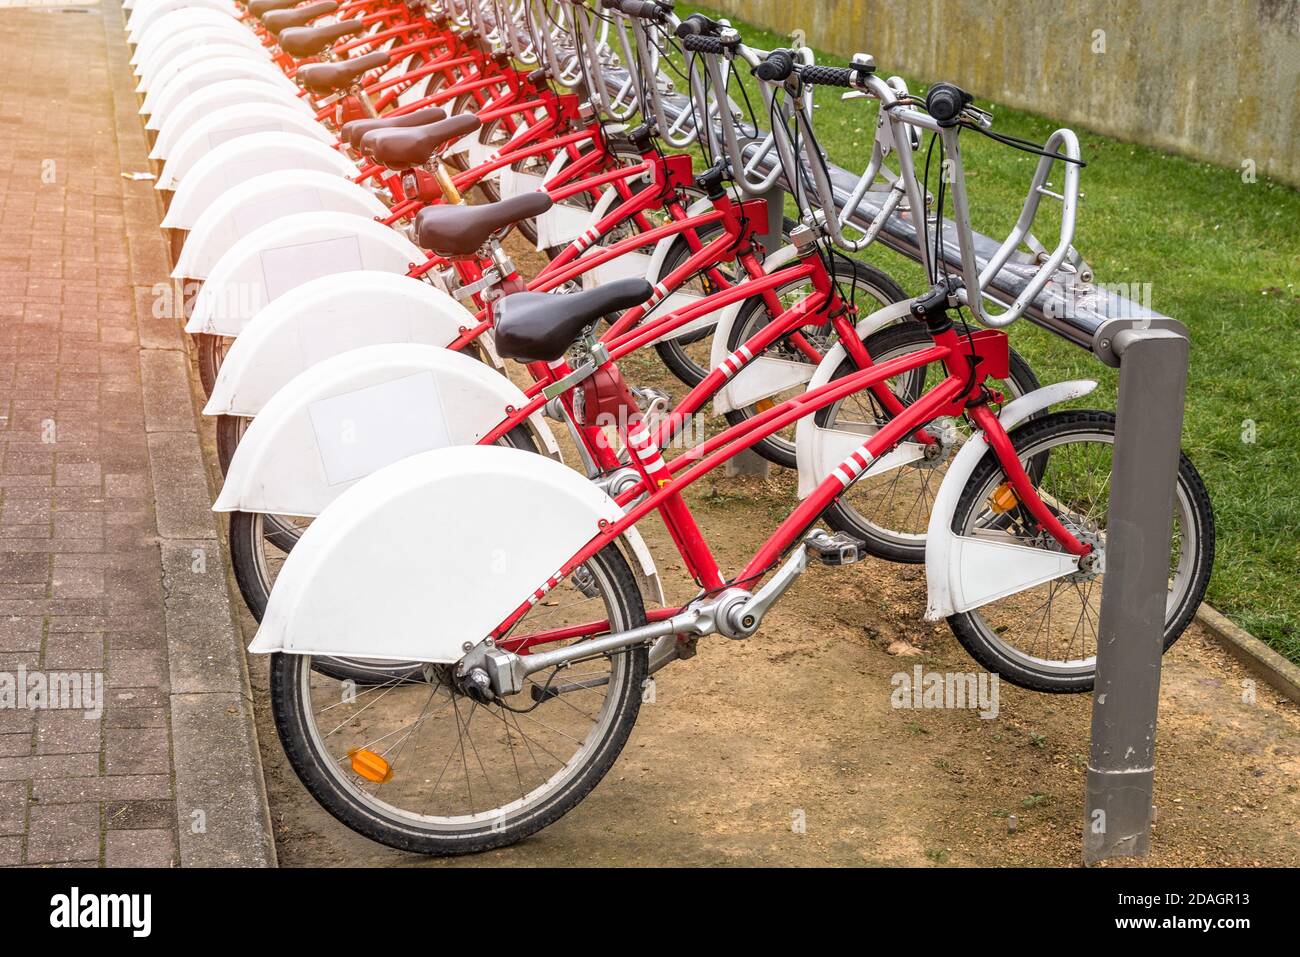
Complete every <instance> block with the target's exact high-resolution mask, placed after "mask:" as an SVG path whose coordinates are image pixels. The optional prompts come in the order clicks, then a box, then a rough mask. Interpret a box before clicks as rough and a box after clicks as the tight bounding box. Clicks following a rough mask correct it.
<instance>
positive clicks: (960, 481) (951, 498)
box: [925, 379, 1097, 621]
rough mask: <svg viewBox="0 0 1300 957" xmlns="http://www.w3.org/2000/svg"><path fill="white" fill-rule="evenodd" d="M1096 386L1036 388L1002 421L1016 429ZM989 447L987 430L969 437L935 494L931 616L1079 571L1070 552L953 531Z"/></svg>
mask: <svg viewBox="0 0 1300 957" xmlns="http://www.w3.org/2000/svg"><path fill="white" fill-rule="evenodd" d="M1096 387H1097V383H1096V382H1093V381H1091V380H1088V379H1079V380H1075V381H1071V382H1057V383H1054V384H1053V385H1048V386H1044V387H1043V388H1041V389H1035V390H1034V391H1033V392H1030V393H1028V394H1026V395H1022V396H1020V397H1019V398H1018V399H1014V400H1012V401H1011V402H1008V403H1007V404H1006V405H1004V406H1003V407H1002V411H1001V412H1000V413H999V415H998V421H999V422H1001V423H1002V427H1003V428H1004V429H1006V430H1007V431H1010V430H1011V429H1013V428H1015V427H1016V426H1017V425H1019V424H1020V423H1021V422H1023V421H1024V420H1025V419H1027V418H1029V417H1030V416H1031V415H1033V414H1034V413H1035V412H1038V411H1040V410H1042V409H1046V408H1047V407H1048V406H1052V405H1056V404H1058V403H1060V402H1067V401H1069V400H1070V399H1077V398H1079V397H1080V396H1084V395H1087V394H1088V393H1089V392H1091V391H1092V390H1093V389H1095V388H1096ZM986 451H988V443H987V442H986V441H985V439H984V434H983V433H982V432H976V433H975V434H974V435H973V436H971V437H970V438H969V439H967V440H966V444H965V445H963V446H962V447H961V449H960V451H958V452H957V454H956V455H955V456H953V459H952V461H951V462H950V463H949V464H948V471H947V474H946V475H944V478H943V482H942V483H941V484H940V486H939V491H938V494H936V495H935V497H934V505H933V507H932V510H931V512H930V524H929V526H928V527H927V529H926V533H925V581H926V589H927V592H928V600H927V602H926V610H925V617H926V620H928V621H938V620H940V619H941V618H947V617H948V616H949V615H953V614H956V613H958V612H963V611H970V610H971V609H973V608H978V607H980V606H981V605H984V604H987V603H988V602H991V601H996V600H997V599H999V598H1003V597H1005V596H1007V595H1014V594H1015V593H1016V592H1020V591H1024V590H1025V589H1026V588H1033V587H1034V586H1036V585H1041V584H1043V583H1044V582H1048V581H1052V580H1053V579H1056V578H1061V577H1062V576H1064V575H1069V574H1071V573H1073V572H1075V571H1077V570H1078V563H1077V560H1076V559H1075V557H1074V556H1073V555H1071V554H1069V553H1067V552H1061V551H1053V550H1050V549H1046V548H1030V547H1028V546H1026V545H1021V544H1018V543H1017V542H1015V541H1013V540H1012V539H1011V538H1010V537H1004V536H1000V535H998V534H996V533H988V534H981V535H978V536H976V535H958V534H957V533H955V532H954V531H953V530H952V521H953V516H954V515H955V514H956V511H957V503H958V501H959V500H960V498H961V493H962V490H963V489H965V487H966V483H967V482H968V481H969V480H970V477H971V475H972V474H973V473H974V471H975V467H976V466H977V465H979V462H980V459H982V458H983V457H984V453H985V452H986Z"/></svg>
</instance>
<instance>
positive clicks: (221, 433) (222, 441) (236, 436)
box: [216, 415, 248, 476]
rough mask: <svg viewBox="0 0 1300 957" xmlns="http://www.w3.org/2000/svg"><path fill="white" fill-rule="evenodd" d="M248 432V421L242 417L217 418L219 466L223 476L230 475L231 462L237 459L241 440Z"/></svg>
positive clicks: (224, 416)
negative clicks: (237, 449)
mask: <svg viewBox="0 0 1300 957" xmlns="http://www.w3.org/2000/svg"><path fill="white" fill-rule="evenodd" d="M247 430H248V419H247V418H246V417H245V416H242V415H219V416H217V427H216V433H217V465H219V466H220V467H221V474H222V475H223V476H225V475H229V474H230V461H231V459H233V458H234V457H235V449H236V448H238V447H239V440H240V439H241V438H243V437H244V432H246V431H247Z"/></svg>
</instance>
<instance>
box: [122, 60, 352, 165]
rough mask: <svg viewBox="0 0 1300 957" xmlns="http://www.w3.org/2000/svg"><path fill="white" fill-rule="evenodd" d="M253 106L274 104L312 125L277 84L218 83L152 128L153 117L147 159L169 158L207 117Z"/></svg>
mask: <svg viewBox="0 0 1300 957" xmlns="http://www.w3.org/2000/svg"><path fill="white" fill-rule="evenodd" d="M257 103H276V104H279V105H280V106H284V107H288V108H289V109H291V110H297V111H298V113H300V114H301V115H302V116H303V117H305V118H306V119H309V120H312V121H313V122H314V121H315V119H316V114H315V113H314V112H313V110H312V108H311V104H310V103H308V102H307V101H306V100H303V99H300V98H299V97H296V96H294V95H293V94H292V93H290V92H289V91H288V90H286V89H284V87H282V86H279V85H277V84H273V83H267V82H266V81H265V80H260V79H251V80H250V79H234V80H218V81H217V82H216V83H213V84H212V85H211V86H210V87H207V88H206V89H203V90H199V91H198V92H197V93H191V94H190V95H189V96H187V97H186V98H185V99H183V100H182V101H181V102H180V103H178V104H177V105H176V109H174V110H172V111H171V112H170V113H169V114H167V120H166V122H163V120H162V118H161V117H159V118H158V120H157V125H156V126H155V125H153V124H154V117H150V118H149V122H148V123H147V124H145V128H146V129H150V130H154V131H155V132H156V133H157V134H158V135H157V137H156V138H155V139H154V148H153V151H152V153H151V154H150V155H151V156H152V154H153V153H157V154H158V155H159V156H161V157H167V156H170V155H171V152H172V149H173V148H174V147H175V146H176V143H177V141H179V140H180V139H182V138H183V137H184V136H185V134H186V133H187V132H188V131H189V130H191V129H193V128H194V125H195V124H196V123H198V122H199V121H200V120H202V119H203V118H204V117H205V116H210V115H212V114H213V113H215V112H216V111H217V110H223V109H225V108H226V107H228V106H234V105H240V106H243V105H250V106H251V105H253V104H257ZM331 144H332V141H331Z"/></svg>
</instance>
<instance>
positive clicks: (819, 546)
mask: <svg viewBox="0 0 1300 957" xmlns="http://www.w3.org/2000/svg"><path fill="white" fill-rule="evenodd" d="M804 547H805V548H806V549H808V554H809V555H811V556H812V557H813V558H815V559H817V561H819V562H821V563H822V564H823V565H852V564H853V563H854V562H856V561H858V560H859V559H861V558H862V557H863V556H864V555H865V554H866V543H865V542H862V541H860V540H859V539H856V538H854V537H853V536H852V535H846V534H845V533H844V532H835V533H834V534H831V533H829V532H817V533H815V534H813V535H811V536H809V538H808V539H807V540H806V541H805V542H804Z"/></svg>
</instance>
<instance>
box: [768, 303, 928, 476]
mask: <svg viewBox="0 0 1300 957" xmlns="http://www.w3.org/2000/svg"><path fill="white" fill-rule="evenodd" d="M913 302H914V300H912V299H907V300H904V301H903V302H896V303H893V304H892V305H888V306H885V307H884V308H882V309H877V310H876V311H875V312H873V313H872V314H871V315H869V316H867V317H866V318H865V319H862V320H860V321H859V322H858V324H857V326H856V327H855V328H856V329H857V331H858V337H859V338H860V339H865V338H867V336H869V335H871V334H872V333H874V332H878V331H879V330H881V329H883V328H884V327H885V326H889V325H893V324H894V323H896V322H898V321H899V320H900V319H906V318H907V317H908V316H909V315H910V314H911V308H912V303H913ZM843 361H844V346H842V345H840V344H839V343H838V342H837V343H836V344H835V345H833V346H831V348H830V349H828V350H827V352H826V355H825V356H823V357H822V361H821V362H819V363H818V364H817V368H816V370H815V371H814V372H813V374H812V378H811V379H809V380H808V390H809V391H811V390H812V389H816V388H818V387H819V386H823V385H825V384H826V383H828V382H830V381H831V376H832V375H834V374H835V370H836V369H838V368H839V366H840V363H841V362H843ZM759 398H762V396H760V397H759ZM814 418H815V416H811V415H806V416H804V417H803V418H802V419H800V420H799V422H798V424H797V425H796V426H795V456H796V462H797V464H798V468H799V497H800V498H805V497H807V495H808V493H810V492H811V491H812V490H813V489H815V488H816V487H817V486H818V485H820V484H821V482H822V480H823V479H825V478H826V476H828V475H830V474H831V471H832V470H833V469H834V468H835V466H837V465H839V464H840V463H841V462H843V461H844V460H845V459H846V458H848V456H849V454H850V453H851V452H853V451H854V450H855V449H857V448H858V446H860V445H862V443H863V442H865V441H866V440H867V439H868V438H870V433H868V432H845V431H842V430H839V429H823V428H821V427H820V426H818V425H817V423H816V422H814V421H813V419H814ZM841 453H842V454H841ZM920 457H921V449H920V447H919V445H917V444H916V443H914V442H903V443H900V444H899V446H898V447H897V448H895V449H893V450H892V451H890V452H888V453H887V454H885V455H882V456H881V457H880V458H878V459H876V461H874V462H872V463H871V468H870V470H869V471H870V472H871V473H872V475H880V474H881V473H884V472H888V471H889V470H890V469H895V468H900V467H901V466H903V465H906V464H907V463H908V462H914V461H916V460H917V459H918V458H920Z"/></svg>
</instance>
